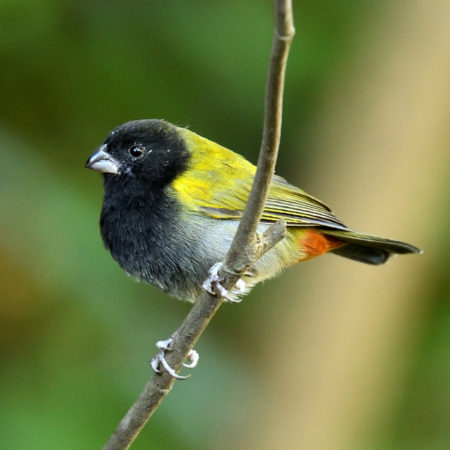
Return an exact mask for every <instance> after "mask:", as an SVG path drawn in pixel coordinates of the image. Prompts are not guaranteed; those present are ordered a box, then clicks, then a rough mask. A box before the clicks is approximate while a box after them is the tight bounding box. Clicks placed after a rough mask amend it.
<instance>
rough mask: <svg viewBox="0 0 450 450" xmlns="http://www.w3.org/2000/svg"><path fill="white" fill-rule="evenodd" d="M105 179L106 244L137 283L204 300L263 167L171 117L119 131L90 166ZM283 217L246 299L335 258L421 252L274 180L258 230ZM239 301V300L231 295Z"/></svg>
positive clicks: (373, 260) (371, 260)
mask: <svg viewBox="0 0 450 450" xmlns="http://www.w3.org/2000/svg"><path fill="white" fill-rule="evenodd" d="M86 167H88V168H90V169H93V170H96V171H98V172H101V173H103V179H104V190H105V192H104V199H103V207H102V211H101V216H100V229H101V235H102V238H103V242H104V244H105V246H106V248H107V249H109V251H110V252H111V255H112V257H113V258H114V259H115V260H116V261H117V262H118V264H119V265H120V267H122V269H123V270H124V271H125V272H126V273H127V274H129V275H130V276H132V277H134V278H136V279H139V280H143V281H145V282H147V283H150V284H151V285H153V286H155V287H157V288H159V289H161V290H163V291H164V292H167V293H169V294H171V295H173V296H175V297H178V298H180V299H184V300H188V301H191V302H195V300H196V299H197V298H198V297H199V296H200V294H201V293H202V283H203V282H204V281H205V279H206V278H207V277H208V273H209V270H210V268H211V267H212V266H214V265H215V264H216V263H218V262H220V261H223V259H224V257H225V255H226V253H227V251H228V249H229V247H230V245H231V241H232V239H233V237H234V234H235V232H236V229H237V227H238V224H239V220H240V219H241V217H242V214H243V211H244V207H245V204H246V201H247V198H248V195H249V192H250V188H251V185H252V181H253V177H254V175H255V171H256V167H255V166H254V165H253V164H251V163H250V162H249V161H247V160H246V159H245V158H243V157H242V156H240V155H238V154H237V153H234V152H232V151H231V150H228V149H226V148H225V147H222V146H220V145H218V144H216V143H214V142H212V141H210V140H208V139H205V138H203V137H201V136H199V135H198V134H195V133H193V132H192V131H190V130H188V129H186V128H180V127H177V126H175V125H172V124H170V123H168V122H166V121H163V120H157V119H148V120H134V121H131V122H127V123H125V124H123V125H121V126H119V127H117V128H115V129H114V130H113V131H112V132H111V133H110V134H109V135H108V137H107V138H106V140H105V142H104V143H103V145H101V146H100V147H99V148H98V149H97V150H96V151H95V152H94V153H93V154H92V155H91V157H90V158H89V159H88V161H87V162H86ZM280 218H284V219H285V220H286V223H287V234H286V236H285V238H284V239H283V240H281V241H280V242H279V243H278V244H277V245H276V246H275V247H274V248H272V249H271V250H270V251H268V252H267V253H266V254H265V255H264V256H263V257H262V258H261V259H259V260H258V261H257V262H256V263H254V265H253V266H252V267H250V269H249V270H248V271H247V272H246V273H244V275H243V277H242V280H243V282H244V283H245V289H242V290H243V291H244V292H248V291H249V290H250V289H251V287H252V286H254V285H255V284H256V283H258V282H259V281H262V280H265V279H267V278H270V277H273V276H274V275H276V274H277V273H278V272H279V271H280V270H282V269H283V268H285V267H288V266H291V265H294V264H296V263H299V262H302V261H306V260H308V259H311V258H313V257H316V256H319V255H323V254H324V253H327V252H330V253H333V254H335V255H339V256H343V257H345V258H350V259H353V260H355V261H360V262H363V263H367V264H374V265H378V264H383V263H385V262H386V261H387V260H388V258H389V257H390V256H391V255H393V254H404V253H420V252H421V250H420V249H418V248H417V247H414V246H413V245H410V244H406V243H403V242H399V241H393V240H390V239H385V238H382V237H377V236H373V235H370V234H365V233H359V232H356V231H353V230H351V229H349V228H347V226H345V225H344V224H343V223H342V222H341V221H340V220H339V219H337V218H336V216H335V215H334V214H333V213H332V212H331V210H330V208H329V207H328V206H327V205H326V204H325V203H323V202H322V201H320V200H318V199H317V198H315V197H312V196H311V195H309V194H307V193H306V192H304V191H302V190H301V189H299V188H297V187H295V186H293V185H292V184H290V183H288V182H287V181H286V180H285V179H283V178H281V177H279V176H277V175H274V177H273V179H272V184H271V187H270V191H269V196H268V199H267V201H266V204H265V207H264V213H263V215H262V219H261V223H260V225H259V228H258V231H260V232H263V231H264V230H266V229H267V228H268V227H269V226H270V224H271V223H273V222H275V221H277V220H278V219H280ZM229 299H230V300H233V296H230V297H229Z"/></svg>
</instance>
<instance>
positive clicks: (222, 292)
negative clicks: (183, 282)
mask: <svg viewBox="0 0 450 450" xmlns="http://www.w3.org/2000/svg"><path fill="white" fill-rule="evenodd" d="M221 267H222V263H221V262H218V263H216V264H214V265H213V266H212V267H211V268H210V269H209V271H208V273H209V276H208V278H207V279H206V280H205V281H204V282H203V284H202V288H203V289H204V290H205V291H206V292H209V293H210V294H212V295H218V296H220V297H222V298H224V299H225V300H228V301H229V302H231V303H240V302H241V301H242V299H241V298H239V295H242V294H244V293H245V288H246V285H245V281H244V280H243V279H242V278H239V280H237V282H236V284H235V285H234V288H233V289H232V290H231V292H229V291H228V289H225V288H224V287H223V286H222V281H223V280H222V279H221V278H220V277H219V270H220V268H221Z"/></svg>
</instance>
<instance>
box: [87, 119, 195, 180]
mask: <svg viewBox="0 0 450 450" xmlns="http://www.w3.org/2000/svg"><path fill="white" fill-rule="evenodd" d="M188 159H189V152H188V150H187V148H186V146H185V143H184V141H183V139H182V138H181V136H180V135H179V134H178V132H177V128H176V127H175V126H174V125H172V124H170V123H168V122H164V121H163V120H157V119H148V120H133V121H131V122H127V123H125V124H123V125H120V126H119V127H117V128H115V129H114V130H113V131H111V133H110V134H109V136H108V137H107V138H106V140H105V142H104V143H103V145H102V146H101V147H99V148H98V149H97V151H96V152H94V153H93V154H92V155H91V157H90V158H89V159H88V161H87V162H86V167H88V168H90V169H93V170H97V171H99V172H102V173H103V174H104V175H105V182H109V181H111V182H114V181H118V180H119V179H120V180H121V181H123V182H127V181H128V182H132V183H134V182H136V183H138V184H141V185H142V186H145V187H146V188H158V187H164V186H166V185H167V184H169V183H170V182H171V181H172V180H173V179H174V178H175V177H176V176H177V175H179V174H180V173H182V172H183V171H184V170H185V169H186V167H187V163H188Z"/></svg>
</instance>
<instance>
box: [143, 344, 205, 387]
mask: <svg viewBox="0 0 450 450" xmlns="http://www.w3.org/2000/svg"><path fill="white" fill-rule="evenodd" d="M156 347H157V348H158V350H159V352H158V353H157V354H156V356H154V357H153V358H152V360H151V361H150V365H151V367H152V369H153V371H154V372H155V373H158V374H160V373H162V372H163V368H164V369H165V370H166V371H167V372H168V373H169V375H170V376H172V377H173V378H176V379H177V380H185V379H186V378H189V377H190V375H187V376H183V375H178V374H177V373H176V372H175V370H174V369H173V368H172V367H171V366H170V365H169V363H168V362H167V360H166V352H170V351H171V350H173V339H172V338H169V339H165V340H164V341H158V342H157V343H156ZM199 358H200V356H199V354H198V353H197V352H196V351H195V350H194V349H192V350H190V351H189V353H188V356H187V359H188V360H189V361H190V362H189V363H188V364H186V363H184V364H183V366H184V367H188V368H190V369H193V368H194V367H196V366H197V364H198V360H199ZM161 366H162V367H161Z"/></svg>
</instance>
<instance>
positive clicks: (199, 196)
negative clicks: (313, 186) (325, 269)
mask: <svg viewBox="0 0 450 450" xmlns="http://www.w3.org/2000/svg"><path fill="white" fill-rule="evenodd" d="M178 131H179V133H180V134H181V135H182V136H183V138H184V140H185V142H186V146H187V148H188V150H189V151H190V153H191V159H190V162H189V167H188V169H187V170H186V171H185V172H184V173H183V174H181V175H180V176H179V177H178V178H176V179H175V180H174V182H173V183H172V187H173V190H174V193H175V195H177V196H178V198H179V199H180V201H182V202H183V204H184V205H185V206H186V207H187V208H188V209H189V210H191V211H193V212H196V213H199V214H206V215H208V216H210V217H213V218H216V219H239V218H240V217H241V216H242V213H243V210H244V207H245V203H246V201H247V198H248V195H249V192H250V189H251V183H252V181H253V177H254V175H255V171H256V167H255V166H254V165H253V164H251V163H250V162H249V161H247V160H246V159H245V158H243V157H242V156H240V155H238V154H237V153H234V152H232V151H231V150H228V149H227V148H225V147H222V146H220V145H218V144H216V143H214V142H212V141H209V140H208V139H205V138H203V137H201V136H199V135H197V134H195V133H193V132H191V131H189V130H187V129H184V128H179V129H178ZM281 217H283V218H285V219H286V222H287V224H288V225H290V226H303V227H304V226H329V227H333V228H338V229H346V227H345V226H344V225H343V224H342V222H340V221H339V220H338V219H337V218H336V217H335V216H334V215H333V214H332V212H331V211H330V209H329V208H328V206H326V205H325V204H324V203H322V202H321V201H320V200H318V199H316V198H314V197H312V196H310V195H309V194H307V193H306V192H304V191H302V190H301V189H299V188H297V187H295V186H293V185H291V184H289V183H288V182H287V181H286V180H284V179H283V178H281V177H278V176H276V175H275V176H274V177H273V180H272V185H271V188H270V191H269V197H268V199H267V202H266V205H265V208H264V212H263V216H262V220H263V221H267V222H274V221H276V220H278V219H280V218H281Z"/></svg>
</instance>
